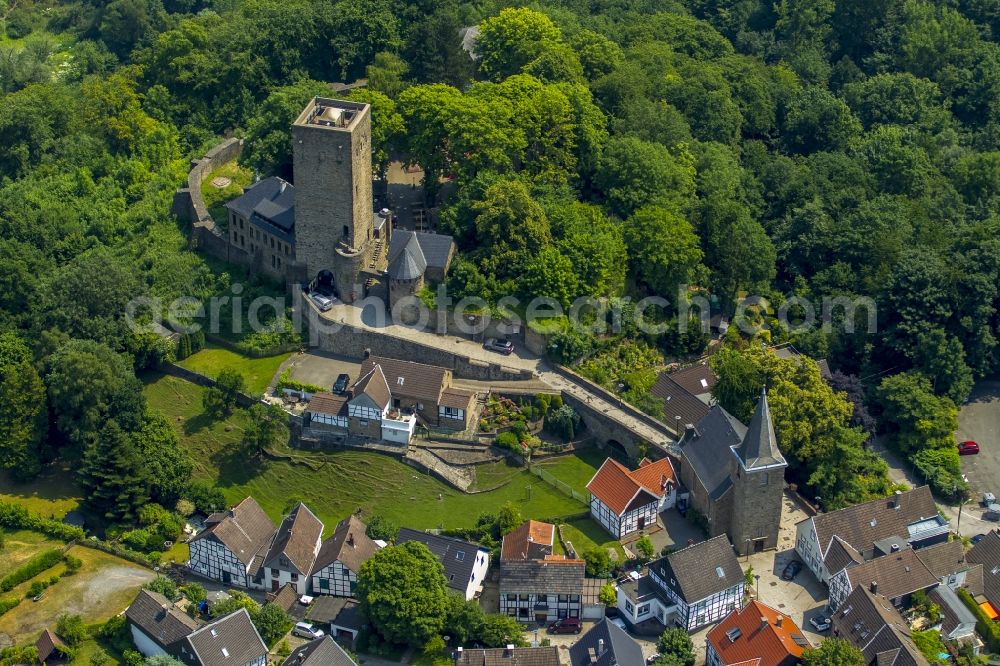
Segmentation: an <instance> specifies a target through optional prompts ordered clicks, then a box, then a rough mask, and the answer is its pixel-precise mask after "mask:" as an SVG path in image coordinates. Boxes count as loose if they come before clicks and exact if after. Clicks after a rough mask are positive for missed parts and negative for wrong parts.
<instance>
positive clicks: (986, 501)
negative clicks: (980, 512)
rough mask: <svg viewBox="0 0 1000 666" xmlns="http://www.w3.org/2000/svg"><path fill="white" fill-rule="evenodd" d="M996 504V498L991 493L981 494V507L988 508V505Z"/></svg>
mask: <svg viewBox="0 0 1000 666" xmlns="http://www.w3.org/2000/svg"><path fill="white" fill-rule="evenodd" d="M996 503H997V496H996V495H994V494H993V493H991V492H985V493H983V506H989V505H990V504H996Z"/></svg>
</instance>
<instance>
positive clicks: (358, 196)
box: [292, 97, 374, 303]
mask: <svg viewBox="0 0 1000 666" xmlns="http://www.w3.org/2000/svg"><path fill="white" fill-rule="evenodd" d="M292 153H293V166H294V170H295V246H296V247H295V256H296V259H297V260H298V261H299V262H301V263H302V264H303V265H304V268H305V272H306V278H307V280H308V281H310V282H311V281H313V280H319V281H320V282H321V283H327V284H329V283H332V286H333V287H334V288H335V289H336V291H337V295H338V296H339V297H340V299H341V300H342V301H344V302H345V303H351V302H353V301H355V300H357V299H359V298H361V297H362V296H363V294H362V288H361V284H360V283H361V281H362V280H361V272H362V271H364V270H366V269H368V268H369V267H370V266H369V265H370V264H371V262H372V259H373V257H372V256H371V255H372V253H373V249H372V248H373V245H374V243H373V241H372V229H373V226H374V209H373V205H372V146H371V109H370V107H369V106H368V105H367V104H361V103H358V102H348V101H343V100H335V99H326V98H323V97H316V98H315V99H313V100H311V101H310V102H309V104H308V105H306V108H305V109H304V110H303V111H302V113H301V114H300V115H299V117H298V118H297V119H296V120H295V122H294V123H293V124H292Z"/></svg>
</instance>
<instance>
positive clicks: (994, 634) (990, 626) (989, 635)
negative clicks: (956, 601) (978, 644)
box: [955, 587, 1000, 652]
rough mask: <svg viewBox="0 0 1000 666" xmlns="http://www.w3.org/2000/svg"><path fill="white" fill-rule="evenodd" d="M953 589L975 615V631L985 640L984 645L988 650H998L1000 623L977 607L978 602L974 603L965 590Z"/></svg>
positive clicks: (999, 645)
mask: <svg viewBox="0 0 1000 666" xmlns="http://www.w3.org/2000/svg"><path fill="white" fill-rule="evenodd" d="M955 591H956V592H957V593H958V596H959V598H960V599H961V600H962V603H964V604H965V605H966V606H967V607H968V608H969V610H970V611H972V614H973V615H975V616H976V631H978V632H979V635H980V636H982V637H983V640H984V641H986V647H987V648H988V649H989V651H990V652H1000V625H997V623H996V622H994V621H993V620H992V619H990V616H989V615H987V614H986V613H985V612H984V611H983V609H982V608H980V607H979V604H977V603H976V600H975V599H973V598H972V595H971V594H969V592H968V591H967V590H965V589H964V588H961V587H960V588H958V589H957V590H955Z"/></svg>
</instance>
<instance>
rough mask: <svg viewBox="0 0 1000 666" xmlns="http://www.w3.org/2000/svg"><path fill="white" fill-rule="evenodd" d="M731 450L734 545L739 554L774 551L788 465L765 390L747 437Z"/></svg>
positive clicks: (762, 392)
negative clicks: (775, 429)
mask: <svg viewBox="0 0 1000 666" xmlns="http://www.w3.org/2000/svg"><path fill="white" fill-rule="evenodd" d="M730 450H731V451H732V452H733V455H734V456H735V457H736V471H735V474H734V475H733V492H734V495H733V505H732V523H731V526H730V533H731V535H732V542H733V546H734V547H735V548H736V552H737V553H740V554H742V555H747V554H749V553H753V552H759V551H762V550H770V549H772V548H777V547H778V531H779V528H780V525H781V502H782V497H783V495H784V488H785V468H786V467H788V463H787V462H786V461H785V458H784V456H782V455H781V451H780V450H779V449H778V442H777V440H776V439H775V436H774V423H773V422H772V421H771V410H770V408H769V407H768V405H767V391H766V390H761V392H760V399H759V400H758V401H757V409H756V410H755V411H754V415H753V419H752V420H751V421H750V426H749V427H748V428H747V434H746V436H744V437H743V441H742V442H740V444H739V445H737V446H733V447H731V448H730Z"/></svg>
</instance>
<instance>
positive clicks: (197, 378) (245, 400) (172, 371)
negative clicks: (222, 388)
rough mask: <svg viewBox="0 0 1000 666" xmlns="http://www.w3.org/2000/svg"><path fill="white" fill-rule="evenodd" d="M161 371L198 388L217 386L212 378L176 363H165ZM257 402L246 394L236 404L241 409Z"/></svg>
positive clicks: (239, 395) (240, 396)
mask: <svg viewBox="0 0 1000 666" xmlns="http://www.w3.org/2000/svg"><path fill="white" fill-rule="evenodd" d="M160 370H162V371H163V372H165V373H166V374H168V375H173V376H174V377H180V378H181V379H184V380H186V381H189V382H191V383H192V384H197V385H198V386H204V387H206V388H208V387H211V386H215V380H214V379H212V378H211V377H206V376H205V375H203V374H201V373H198V372H195V371H193V370H188V369H187V368H182V367H181V366H179V365H177V364H175V363H164V364H163V365H162V366H161V367H160ZM255 402H257V399H256V398H253V397H251V396H249V395H246V394H245V393H238V394H236V404H238V405H239V406H240V407H249V406H250V405H252V404H254V403H255Z"/></svg>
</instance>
